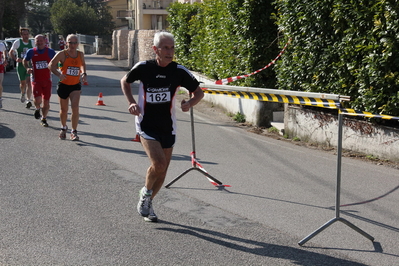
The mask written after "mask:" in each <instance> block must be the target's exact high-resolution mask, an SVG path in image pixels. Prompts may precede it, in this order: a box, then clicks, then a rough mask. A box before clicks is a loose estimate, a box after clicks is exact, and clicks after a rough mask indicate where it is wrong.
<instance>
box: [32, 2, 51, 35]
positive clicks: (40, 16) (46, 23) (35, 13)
mask: <svg viewBox="0 0 399 266" xmlns="http://www.w3.org/2000/svg"><path fill="white" fill-rule="evenodd" d="M26 9H27V20H28V25H29V28H30V29H31V34H32V35H33V36H35V35H37V34H43V33H46V32H51V31H52V26H51V22H50V7H49V5H48V3H46V2H43V1H31V2H30V3H29V4H27V8H26Z"/></svg>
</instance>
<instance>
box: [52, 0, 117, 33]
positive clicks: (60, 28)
mask: <svg viewBox="0 0 399 266" xmlns="http://www.w3.org/2000/svg"><path fill="white" fill-rule="evenodd" d="M75 2H77V3H78V4H79V5H78V4H76V3H75ZM75 2H74V1H69V0H58V1H56V2H55V3H54V4H53V5H52V7H51V23H52V25H53V27H54V31H55V32H57V33H59V34H62V35H68V34H70V33H76V32H77V33H82V34H89V35H105V34H110V33H111V31H112V29H113V27H114V24H113V22H112V15H111V13H110V11H109V8H108V7H107V6H106V5H100V4H99V1H75ZM92 2H93V3H92ZM90 3H91V4H92V6H93V7H92V6H90V5H89V4H90ZM96 3H97V4H96Z"/></svg>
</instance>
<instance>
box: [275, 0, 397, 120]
mask: <svg viewBox="0 0 399 266" xmlns="http://www.w3.org/2000/svg"><path fill="white" fill-rule="evenodd" d="M275 4H276V6H277V8H278V13H277V16H276V18H277V21H278V25H279V29H280V30H281V31H282V32H283V33H284V35H285V36H287V37H292V38H293V41H292V45H291V47H290V49H289V50H288V52H287V53H286V54H285V55H284V57H283V58H282V60H281V61H280V62H279V64H278V66H277V67H276V72H277V80H278V86H279V88H281V89H287V90H300V91H312V92H325V93H335V94H341V95H349V96H351V99H352V101H351V103H350V104H351V107H352V108H354V109H356V110H361V111H370V112H373V113H384V114H390V115H394V116H398V115H399V93H398V89H399V86H398V85H399V76H398V75H399V57H398V52H399V50H398V48H399V17H398V15H399V5H398V4H397V1H396V0H391V1H389V0H324V1H317V0H316V1H315V0H277V1H276V2H275Z"/></svg>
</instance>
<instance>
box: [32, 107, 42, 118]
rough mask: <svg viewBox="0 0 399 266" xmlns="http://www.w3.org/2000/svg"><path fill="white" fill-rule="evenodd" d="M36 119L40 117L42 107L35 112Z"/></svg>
mask: <svg viewBox="0 0 399 266" xmlns="http://www.w3.org/2000/svg"><path fill="white" fill-rule="evenodd" d="M33 115H34V116H35V118H36V119H39V118H40V109H36V110H35V112H34V113H33Z"/></svg>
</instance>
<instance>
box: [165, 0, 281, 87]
mask: <svg viewBox="0 0 399 266" xmlns="http://www.w3.org/2000/svg"><path fill="white" fill-rule="evenodd" d="M168 12H169V16H168V22H169V24H170V29H169V30H170V31H171V32H172V33H173V34H174V35H175V37H176V57H177V60H178V61H179V62H180V63H182V64H184V65H186V66H187V67H189V68H191V69H193V70H195V71H199V72H201V73H203V74H205V75H207V76H209V77H210V78H213V79H221V78H228V77H231V76H238V75H243V74H248V73H251V72H253V71H255V70H257V69H259V68H262V67H264V66H265V65H266V64H268V63H269V62H270V61H271V60H272V59H274V57H276V55H277V54H278V52H279V50H280V48H279V47H278V42H277V41H275V40H276V38H277V25H276V24H275V23H274V21H273V20H272V19H270V17H271V14H273V13H274V12H275V9H274V8H273V5H272V1H271V0H269V1H261V0H205V1H204V3H203V4H199V3H195V4H193V5H190V4H182V3H178V2H175V3H173V4H171V5H170V6H169V8H168ZM232 85H242V86H253V87H265V88H266V87H268V88H275V87H276V77H275V72H274V69H273V67H270V68H268V69H266V70H264V71H262V72H260V73H259V74H256V75H254V76H252V77H249V78H246V79H243V80H240V81H236V82H234V83H232Z"/></svg>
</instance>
